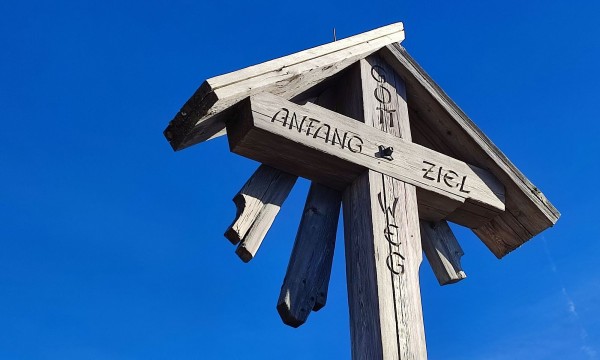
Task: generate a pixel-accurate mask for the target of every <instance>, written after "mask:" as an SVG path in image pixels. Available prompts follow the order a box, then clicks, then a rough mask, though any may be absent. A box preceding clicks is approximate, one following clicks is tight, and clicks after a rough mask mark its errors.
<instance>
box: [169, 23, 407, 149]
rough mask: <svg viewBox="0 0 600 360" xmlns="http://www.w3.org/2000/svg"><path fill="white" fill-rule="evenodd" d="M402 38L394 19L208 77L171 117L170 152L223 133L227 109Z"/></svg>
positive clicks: (330, 71)
mask: <svg viewBox="0 0 600 360" xmlns="http://www.w3.org/2000/svg"><path fill="white" fill-rule="evenodd" d="M402 40H404V25H403V24H402V23H395V24H391V25H388V26H384V27H381V28H378V29H375V30H372V31H368V32H365V33H362V34H359V35H355V36H352V37H349V38H347V39H343V40H339V41H335V42H332V43H328V44H325V45H321V46H318V47H315V48H312V49H308V50H304V51H301V52H298V53H295V54H292V55H288V56H284V57H282V58H278V59H274V60H271V61H267V62H265V63H262V64H258V65H254V66H250V67H248V68H245V69H242V70H238V71H234V72H231V73H228V74H225V75H221V76H217V77H213V78H211V79H208V80H206V81H205V82H204V83H203V84H202V86H200V88H199V89H198V90H197V91H196V92H195V93H194V95H193V96H192V97H191V98H190V99H189V100H188V101H187V102H186V103H185V105H184V106H183V107H182V108H181V110H180V111H179V112H178V113H177V114H176V115H175V117H174V118H173V120H171V122H170V123H169V126H168V127H167V128H166V130H165V131H164V135H165V137H166V138H167V140H168V141H169V143H170V144H171V146H172V147H173V149H174V150H181V149H183V148H186V147H188V146H191V145H194V144H196V143H199V142H202V141H205V140H208V139H211V138H213V137H216V136H221V135H224V134H225V120H226V119H227V112H226V111H225V110H227V109H228V108H230V107H231V106H232V105H234V104H236V103H237V102H239V101H240V100H242V99H244V98H246V97H247V96H249V95H252V94H256V93H259V92H263V91H267V92H271V93H273V94H277V95H280V96H282V97H284V98H286V99H291V98H293V97H295V96H297V95H298V94H301V93H303V92H304V91H306V90H308V89H310V88H312V87H314V86H315V85H316V84H319V83H320V82H322V81H323V80H325V79H327V78H329V77H331V76H333V75H335V74H337V73H338V72H340V71H342V70H343V69H345V68H346V67H348V66H349V65H351V64H353V63H354V62H356V61H357V60H359V59H362V58H364V57H365V56H367V55H369V54H371V53H373V52H375V51H377V50H379V49H381V48H382V47H384V46H386V45H389V44H392V43H396V42H401V41H402Z"/></svg>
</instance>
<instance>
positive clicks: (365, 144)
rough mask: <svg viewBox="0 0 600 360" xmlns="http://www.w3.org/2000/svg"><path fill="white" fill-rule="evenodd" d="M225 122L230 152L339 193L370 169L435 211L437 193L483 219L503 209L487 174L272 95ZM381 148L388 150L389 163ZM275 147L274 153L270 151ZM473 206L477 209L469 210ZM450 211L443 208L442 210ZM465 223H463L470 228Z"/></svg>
mask: <svg viewBox="0 0 600 360" xmlns="http://www.w3.org/2000/svg"><path fill="white" fill-rule="evenodd" d="M241 105H242V106H241V107H240V109H239V111H238V118H239V120H237V121H232V122H231V123H229V124H228V131H229V137H228V139H229V144H230V149H231V151H233V152H235V153H237V154H240V155H243V156H247V157H250V158H252V159H254V160H257V161H260V162H263V163H265V164H269V165H271V166H274V167H277V168H279V169H281V170H283V171H286V172H290V173H294V174H296V175H298V176H303V177H306V178H309V179H311V180H314V181H317V182H320V183H322V184H325V185H328V186H331V187H333V188H336V189H343V188H344V187H345V186H346V185H347V184H349V183H351V182H352V181H353V180H354V179H355V178H356V177H357V176H358V175H359V174H360V173H361V172H363V171H364V170H365V169H372V170H375V171H378V172H381V173H384V174H387V175H389V176H392V177H394V178H396V179H398V180H402V181H406V182H408V183H410V184H413V185H416V186H418V187H419V188H421V189H423V190H425V191H423V192H422V196H420V198H419V199H420V201H421V202H423V203H425V204H428V205H431V206H439V205H443V204H440V201H439V200H438V197H439V195H443V196H445V197H448V198H450V199H452V200H455V201H456V202H461V203H464V202H465V201H466V200H467V202H466V204H462V205H461V206H459V207H458V208H457V206H458V205H457V204H456V203H453V204H451V205H452V206H451V210H450V212H452V211H453V210H454V209H457V210H459V209H461V208H462V207H466V208H468V210H469V211H479V212H481V216H484V217H488V218H490V216H493V215H494V214H495V213H497V212H501V211H503V209H504V204H503V198H504V194H503V187H502V185H501V184H500V183H499V182H498V181H496V180H495V179H494V177H493V176H491V175H490V174H489V173H487V172H486V171H485V170H482V169H479V168H476V167H474V166H471V165H468V164H466V163H464V162H462V161H458V160H455V159H453V158H450V157H448V156H446V155H443V154H440V153H437V152H435V151H433V150H431V149H427V148H425V147H423V146H420V145H417V144H412V143H410V142H407V141H405V140H402V139H400V138H397V137H395V136H393V135H391V134H387V133H385V132H382V131H378V130H377V129H374V128H373V127H371V126H367V125H364V124H361V123H357V122H355V121H352V119H349V118H347V117H344V116H342V115H340V114H337V113H334V112H332V111H329V110H327V109H323V108H320V109H318V110H319V111H316V110H317V109H315V108H314V106H313V107H311V108H310V109H308V108H303V107H300V106H298V105H295V104H293V103H291V102H288V101H286V100H283V99H281V98H279V97H277V96H274V95H271V94H260V95H255V96H253V97H251V98H250V100H249V101H245V102H244V103H243V104H241ZM380 145H384V146H391V147H393V149H394V151H393V155H392V156H393V159H386V158H384V157H383V156H382V154H381V150H380V148H379V146H380ZM274 149H277V150H276V151H273V150H274ZM472 204H475V205H477V206H475V207H474V206H472ZM444 210H447V209H444ZM468 221H469V218H468V217H466V218H465V222H463V224H464V225H466V226H469V225H470V224H469V223H468Z"/></svg>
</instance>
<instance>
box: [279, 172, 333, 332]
mask: <svg viewBox="0 0 600 360" xmlns="http://www.w3.org/2000/svg"><path fill="white" fill-rule="evenodd" d="M341 201H342V194H341V193H340V192H339V191H337V190H333V189H331V188H328V187H326V186H323V185H319V184H317V183H314V182H313V183H312V184H311V186H310V190H309V193H308V196H307V198H306V204H305V205H304V212H303V214H302V220H301V221H300V226H299V228H298V233H297V235H296V240H295V241H294V248H293V249H292V255H291V257H290V262H289V264H288V268H287V272H286V275H285V279H284V281H283V285H282V286H281V292H280V295H279V300H278V301H277V311H278V312H279V315H280V316H281V319H282V320H283V322H284V323H285V324H287V325H290V326H293V327H298V326H300V325H302V324H303V323H304V322H305V321H306V319H307V318H308V316H309V314H310V312H311V310H319V309H320V308H322V307H323V306H325V302H326V300H327V287H328V285H329V277H330V275H331V265H332V262H333V250H334V248H335V236H336V231H337V225H338V219H339V216H340V207H341Z"/></svg>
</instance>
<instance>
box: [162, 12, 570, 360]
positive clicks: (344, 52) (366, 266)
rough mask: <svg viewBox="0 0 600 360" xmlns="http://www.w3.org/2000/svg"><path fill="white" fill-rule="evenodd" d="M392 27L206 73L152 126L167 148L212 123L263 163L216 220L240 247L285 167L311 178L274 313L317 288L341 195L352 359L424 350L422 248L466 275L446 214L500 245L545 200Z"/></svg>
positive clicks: (300, 308)
mask: <svg viewBox="0 0 600 360" xmlns="http://www.w3.org/2000/svg"><path fill="white" fill-rule="evenodd" d="M403 38H404V33H403V27H402V24H393V25H390V26H388V27H384V28H380V29H377V30H374V31H372V32H369V33H365V34H361V35H357V36H355V37H353V38H349V39H345V40H341V41H338V42H335V43H332V44H327V45H323V46H321V47H318V48H315V49H310V50H306V51H303V52H300V53H297V54H293V55H290V56H287V57H284V58H281V59H276V60H272V61H270V62H267V63H264V64H260V65H256V66H253V67H250V68H247V69H243V70H240V71H237V72H234V73H231V74H226V75H222V76H219V77H216V78H213V79H209V80H208V81H207V82H205V83H204V84H203V85H202V86H201V87H200V89H199V90H198V91H197V92H196V94H194V96H193V97H192V98H191V99H190V100H189V101H188V103H186V105H184V107H183V108H182V110H181V111H180V112H179V113H178V115H177V116H176V117H175V119H174V120H173V121H172V122H171V124H170V125H169V127H168V128H167V130H166V131H165V135H166V137H167V139H169V141H170V142H171V144H172V145H173V147H174V148H175V149H176V150H179V149H181V148H184V147H187V146H190V145H193V144H195V143H198V142H201V141H203V140H206V139H209V138H212V137H214V136H218V135H219V134H222V133H223V132H224V131H223V130H226V132H227V135H228V141H229V145H230V149H231V151H232V152H234V153H237V154H240V155H243V156H246V157H249V158H251V159H254V160H257V161H259V162H261V163H263V165H261V166H260V167H259V168H258V170H257V171H256V172H255V173H254V175H252V177H251V178H250V179H249V180H248V181H247V182H246V184H245V185H244V187H243V188H242V189H241V190H240V192H239V193H238V194H237V195H236V196H235V197H234V202H235V204H236V206H237V209H238V212H237V215H236V219H235V220H234V222H233V223H232V225H231V226H230V227H229V228H228V229H227V231H226V232H225V236H226V237H227V238H228V239H229V240H230V241H231V242H232V243H233V244H237V245H238V247H237V250H236V252H237V254H238V255H239V256H240V258H241V259H242V260H244V261H250V260H251V259H252V258H253V257H254V256H255V255H256V252H257V251H258V248H259V247H260V244H261V243H262V241H263V239H264V237H265V235H266V232H267V230H268V229H269V227H270V225H271V224H272V222H273V221H274V219H275V217H276V215H277V213H278V211H279V208H280V207H281V205H282V203H283V201H284V200H285V198H286V197H287V195H288V194H289V192H290V190H291V189H292V187H293V185H294V183H295V181H296V179H297V177H298V176H301V177H305V178H308V179H310V180H312V184H311V187H310V190H309V193H308V196H307V201H306V204H305V208H304V212H303V215H302V219H301V222H300V226H299V229H298V233H297V235H296V240H295V242H294V247H293V250H292V255H291V257H290V262H289V265H288V269H287V273H286V276H285V279H284V283H283V286H282V289H281V293H280V297H279V300H278V305H277V310H278V312H279V314H280V315H281V317H282V319H283V321H284V322H285V323H286V324H288V325H291V326H294V327H297V326H300V325H301V324H303V323H304V322H305V321H306V319H307V318H308V315H309V314H310V312H311V311H313V310H314V311H316V310H319V309H321V308H322V307H323V306H324V305H325V303H326V298H327V287H328V283H329V276H330V272H331V264H332V259H333V250H334V247H335V233H336V229H337V225H338V224H337V221H338V218H339V212H340V207H341V204H343V209H344V214H343V215H344V216H343V218H344V235H345V253H346V267H347V282H348V296H349V306H350V322H351V327H350V328H351V338H352V356H353V358H355V359H386V360H387V359H425V358H426V356H427V355H426V346H425V335H424V327H423V315H422V309H421V299H420V289H419V276H418V275H419V274H418V273H419V267H420V264H421V260H422V253H423V252H425V254H426V256H427V258H428V260H429V263H430V264H431V266H432V268H433V270H434V273H435V274H436V277H437V278H438V281H439V282H440V284H442V285H444V284H450V283H453V282H456V281H459V280H461V279H464V278H465V273H464V272H463V271H462V268H461V266H460V257H461V256H462V249H461V248H460V245H459V244H458V242H457V240H456V238H455V237H454V235H453V234H452V231H451V230H450V228H449V226H448V224H447V223H446V220H450V221H453V222H455V223H457V224H460V225H463V226H467V227H469V228H471V229H474V232H475V233H476V234H477V235H478V236H479V237H480V238H481V239H482V240H483V241H484V243H485V244H486V245H488V247H489V248H490V250H492V252H494V254H496V255H497V256H498V257H501V256H503V255H505V254H506V253H507V252H509V251H511V250H513V249H514V248H515V247H517V246H519V245H520V244H522V243H523V242H525V241H527V240H528V239H529V238H531V237H532V236H533V235H535V234H537V233H539V232H540V231H542V230H543V229H545V228H547V227H548V226H551V225H552V224H554V222H556V220H557V219H558V216H559V214H558V212H557V211H556V209H554V208H553V207H552V206H551V204H550V203H549V202H548V201H547V200H546V199H545V197H544V196H543V195H542V194H541V193H540V192H539V191H538V190H537V188H535V187H533V185H532V184H531V183H529V182H528V181H527V180H526V178H525V177H524V176H523V175H522V174H521V173H520V172H518V170H517V169H516V168H514V166H513V165H512V164H511V163H510V161H508V159H506V157H504V155H503V154H502V153H500V152H499V150H498V149H497V148H495V147H494V146H493V144H491V142H489V140H488V139H487V138H486V137H485V135H483V134H482V133H481V132H480V131H479V129H477V128H476V127H475V125H474V124H472V123H470V122H467V123H462V122H461V121H460V120H461V119H459V117H460V116H462V113H461V112H460V110H459V109H458V108H457V107H456V106H455V105H454V104H453V103H451V101H449V99H447V97H445V94H443V92H441V90H439V88H438V87H437V86H436V85H435V83H433V81H431V80H430V79H429V78H428V77H427V76H426V74H425V73H424V72H423V71H422V69H420V68H419V67H418V66H417V65H416V63H414V62H413V61H412V59H411V58H410V57H408V56H407V54H404V53H403V49H402V48H398V47H390V46H388V45H389V44H391V43H394V42H399V41H401V40H402V39H403ZM385 46H387V47H385ZM382 47H384V48H383V49H382V50H380V51H379V52H377V53H375V54H373V52H375V51H377V50H379V49H381V48H382ZM423 79H424V80H423ZM431 98H433V100H431ZM290 100H291V101H290ZM411 104H412V105H411ZM446 107H449V108H450V110H452V111H447V110H448V109H446ZM440 109H441V110H440ZM444 111H446V112H445V113H444ZM431 113H433V115H431ZM409 114H410V119H409ZM456 114H458V116H456ZM448 116H450V118H451V119H450V120H446V121H442V120H444V119H446V118H448ZM465 117H466V116H465ZM439 129H441V130H442V131H440V130H439ZM455 129H458V131H456V130H455ZM453 131H456V132H455V133H454V134H453ZM413 132H414V133H415V134H416V138H418V143H413V142H412V141H413V134H412V133H413ZM455 143H458V145H456V144H455ZM423 145H426V146H423ZM463 147H464V148H465V149H461V148H463ZM465 160H469V161H470V162H471V163H467V162H465ZM484 167H485V168H484ZM509 195H510V196H509Z"/></svg>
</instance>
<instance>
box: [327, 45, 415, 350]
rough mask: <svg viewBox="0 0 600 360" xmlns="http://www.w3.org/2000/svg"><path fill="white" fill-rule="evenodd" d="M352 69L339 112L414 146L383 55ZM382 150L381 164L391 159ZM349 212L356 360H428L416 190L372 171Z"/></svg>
mask: <svg viewBox="0 0 600 360" xmlns="http://www.w3.org/2000/svg"><path fill="white" fill-rule="evenodd" d="M353 70H354V73H351V74H349V75H348V78H345V79H344V80H342V81H343V87H344V88H345V90H344V91H345V92H347V93H343V94H340V95H341V96H342V97H343V98H340V100H339V101H338V108H337V111H338V112H341V113H344V114H345V115H347V116H350V117H353V118H355V119H357V120H359V121H364V122H365V123H367V124H370V125H373V126H374V127H376V128H379V129H381V130H383V131H386V132H388V133H392V134H394V135H396V136H399V137H402V138H404V139H406V140H409V141H410V140H411V135H410V126H409V121H408V108H407V104H406V91H405V87H404V83H403V81H402V79H400V78H399V77H398V76H397V75H396V74H395V73H394V71H393V70H392V69H391V68H390V67H389V66H388V65H387V64H386V63H385V62H384V61H382V60H381V59H380V58H378V57H377V56H371V57H368V58H367V59H364V60H361V61H360V63H359V66H357V67H356V68H355V69H353ZM381 146H382V147H381V149H382V151H381V152H380V154H378V156H379V157H380V158H381V160H380V161H392V160H390V159H391V158H393V156H394V154H393V151H390V150H387V151H386V147H387V146H388V145H387V144H381ZM390 156H391V158H390ZM343 208H344V233H345V246H346V272H347V281H348V296H349V307H350V327H351V330H350V331H351V338H352V358H353V359H355V360H356V359H368V360H373V359H385V360H391V359H401V360H405V359H426V358H427V351H426V347H425V331H424V327H423V314H422V309H421V294H420V288H419V267H420V264H421V261H422V250H421V239H420V232H419V216H418V210H417V196H416V189H415V187H414V186H413V185H409V184H406V183H404V182H401V181H398V180H395V179H393V178H391V177H389V176H386V175H383V174H380V173H377V172H374V171H367V172H365V173H364V174H363V175H361V176H360V177H359V178H358V179H357V180H356V181H355V182H354V183H353V184H352V185H350V186H349V187H348V188H347V189H346V191H345V193H344V197H343Z"/></svg>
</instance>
